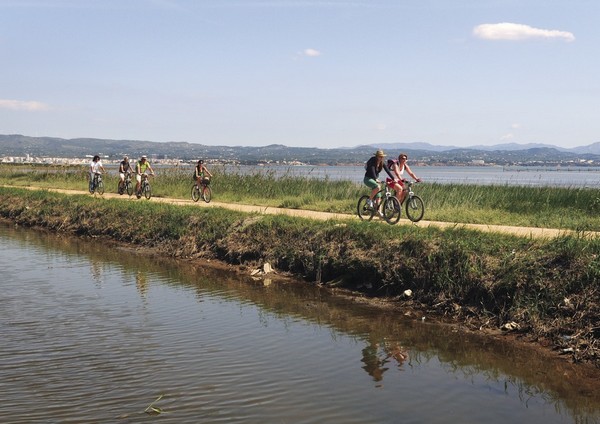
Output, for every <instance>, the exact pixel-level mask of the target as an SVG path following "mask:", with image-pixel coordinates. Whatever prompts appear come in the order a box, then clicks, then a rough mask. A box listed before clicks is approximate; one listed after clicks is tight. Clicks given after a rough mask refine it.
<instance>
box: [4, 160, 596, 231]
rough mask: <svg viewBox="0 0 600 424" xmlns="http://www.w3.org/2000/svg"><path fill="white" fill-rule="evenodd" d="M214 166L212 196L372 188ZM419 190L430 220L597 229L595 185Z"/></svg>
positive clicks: (63, 173)
mask: <svg viewBox="0 0 600 424" xmlns="http://www.w3.org/2000/svg"><path fill="white" fill-rule="evenodd" d="M213 171H214V174H215V177H214V179H213V185H212V187H213V194H214V197H213V198H214V200H215V201H223V202H235V203H246V204H254V205H264V206H276V207H284V208H294V209H309V210H317V211H326V212H338V213H349V214H353V213H355V208H356V201H357V199H358V197H359V196H360V195H362V194H365V193H366V192H367V191H368V190H367V189H366V187H364V186H362V185H361V184H355V183H352V182H349V181H332V180H325V181H323V180H317V179H313V178H298V177H292V176H284V177H281V178H275V177H274V176H273V174H272V173H269V172H268V171H267V172H260V171H257V172H255V173H252V174H250V175H242V174H240V173H239V171H237V170H236V169H235V168H227V169H223V168H221V169H219V168H216V169H214V170H213ZM191 172H192V171H191V170H190V169H189V168H187V169H185V170H180V169H177V168H172V169H166V170H164V169H161V170H159V171H158V172H157V177H156V178H154V179H153V180H152V189H153V195H154V196H159V197H177V198H182V199H189V198H190V187H191ZM86 178H87V173H86V168H85V167H70V168H69V167H53V166H47V167H35V168H34V169H33V170H32V169H31V167H30V166H13V165H1V166H0V184H14V185H35V186H41V187H52V188H66V189H77V190H86V189H87V185H86ZM105 185H106V190H107V191H108V192H115V191H116V185H117V176H116V173H115V172H114V171H112V172H110V173H109V174H108V175H107V176H105ZM416 191H417V194H419V195H420V196H421V197H422V198H423V199H424V201H425V204H426V212H425V219H427V220H431V221H446V222H461V223H475V224H497V225H515V226H527V227H542V228H559V229H570V230H576V231H599V230H600V195H599V193H598V191H597V190H594V189H588V188H550V187H515V186H508V185H502V186H477V185H463V184H448V185H445V184H436V183H432V184H430V183H425V184H421V185H419V186H418V187H416Z"/></svg>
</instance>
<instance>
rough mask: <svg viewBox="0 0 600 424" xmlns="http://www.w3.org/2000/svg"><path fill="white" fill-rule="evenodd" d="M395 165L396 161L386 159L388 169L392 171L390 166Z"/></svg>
mask: <svg viewBox="0 0 600 424" xmlns="http://www.w3.org/2000/svg"><path fill="white" fill-rule="evenodd" d="M395 163H396V164H397V163H398V159H388V161H387V166H388V168H390V169H392V166H394V164H395Z"/></svg>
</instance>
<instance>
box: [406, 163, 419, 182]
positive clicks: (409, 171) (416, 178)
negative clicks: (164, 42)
mask: <svg viewBox="0 0 600 424" xmlns="http://www.w3.org/2000/svg"><path fill="white" fill-rule="evenodd" d="M404 169H406V172H407V173H408V175H410V176H411V177H413V179H414V180H415V181H419V177H417V176H416V175H415V174H414V173H413V172H412V171H411V170H410V167H409V166H408V165H404Z"/></svg>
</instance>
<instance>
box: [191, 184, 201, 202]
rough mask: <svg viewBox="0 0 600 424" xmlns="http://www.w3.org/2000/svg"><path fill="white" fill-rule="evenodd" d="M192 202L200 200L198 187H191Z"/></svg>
mask: <svg viewBox="0 0 600 424" xmlns="http://www.w3.org/2000/svg"><path fill="white" fill-rule="evenodd" d="M192 200H193V201H194V202H197V201H198V200H200V187H198V186H197V185H196V184H194V185H192Z"/></svg>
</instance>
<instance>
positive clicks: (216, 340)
mask: <svg viewBox="0 0 600 424" xmlns="http://www.w3.org/2000/svg"><path fill="white" fill-rule="evenodd" d="M0 246H2V250H1V251H0V269H1V270H2V277H0V288H1V289H2V296H0V329H1V331H2V341H1V344H0V422H2V423H82V422H102V423H112V422H154V421H155V420H160V422H167V423H197V422H202V423H216V422H227V423H231V422H240V423H384V422H385V423H398V422H403V423H448V422H456V423H459V422H460V423H482V422H485V423H489V424H494V423H502V424H506V423H512V422H527V423H544V424H549V423H571V422H581V423H598V422H600V396H598V393H599V392H600V391H599V390H600V379H598V377H599V374H596V375H591V376H590V375H584V374H583V370H582V368H581V367H573V366H569V365H568V364H564V362H555V361H549V360H547V358H546V359H545V358H543V357H540V356H538V355H536V354H535V352H533V351H530V350H528V349H524V348H515V347H511V346H510V345H507V344H504V343H497V342H492V341H491V340H490V339H481V338H478V337H474V336H468V335H465V334H461V333H458V332H452V331H450V330H449V329H448V327H445V326H440V325H434V324H430V323H429V322H428V321H429V320H427V319H426V320H425V321H424V322H423V321H421V319H419V318H420V317H415V318H416V319H415V318H407V317H403V316H401V314H398V313H392V312H380V311H374V310H372V309H370V308H368V307H366V306H362V305H361V304H360V303H357V302H353V301H351V300H341V299H334V298H331V297H330V296H328V295H327V294H326V293H325V292H323V291H320V290H318V289H316V288H314V287H310V286H306V285H303V284H292V283H287V284H281V283H273V284H269V281H266V282H264V281H262V280H257V281H255V280H252V279H242V278H240V277H236V276H235V275H230V274H228V273H226V272H223V271H214V270H210V269H203V268H200V267H197V266H194V265H193V264H191V263H189V262H188V263H175V262H170V261H162V260H157V259H156V258H148V257H145V256H143V255H140V254H137V253H135V252H133V251H126V250H123V249H115V248H108V247H107V246H106V243H105V242H102V241H99V240H97V241H91V242H89V241H88V242H84V241H81V240H77V239H68V238H59V237H55V236H52V235H49V234H45V233H40V232H35V231H32V230H23V229H15V228H13V227H10V226H7V225H4V224H0ZM160 395H164V397H163V398H162V399H161V400H159V401H158V402H156V403H155V404H154V406H156V407H159V408H161V409H162V411H164V412H163V413H162V414H160V415H159V416H151V415H149V414H146V413H144V410H145V409H146V408H147V407H148V406H149V405H150V404H151V403H152V402H153V401H154V400H155V399H156V398H158V397H159V396H160Z"/></svg>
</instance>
